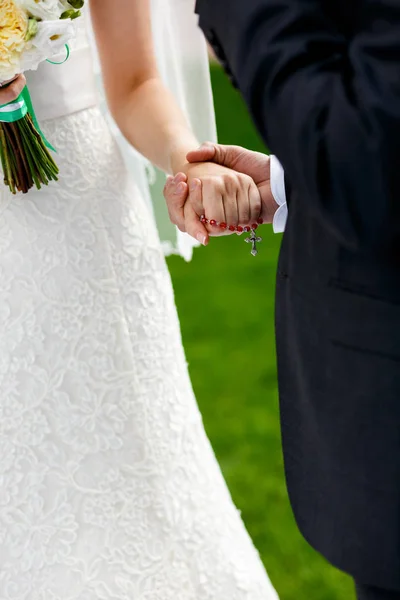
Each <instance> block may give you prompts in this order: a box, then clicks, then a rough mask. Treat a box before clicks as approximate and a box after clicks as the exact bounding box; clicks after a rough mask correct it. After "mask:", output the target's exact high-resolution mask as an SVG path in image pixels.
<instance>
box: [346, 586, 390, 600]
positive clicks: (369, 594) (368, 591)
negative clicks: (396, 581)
mask: <svg viewBox="0 0 400 600" xmlns="http://www.w3.org/2000/svg"><path fill="white" fill-rule="evenodd" d="M356 589H357V598H358V600H400V592H391V591H389V590H382V589H379V588H376V587H371V586H368V585H361V584H356Z"/></svg>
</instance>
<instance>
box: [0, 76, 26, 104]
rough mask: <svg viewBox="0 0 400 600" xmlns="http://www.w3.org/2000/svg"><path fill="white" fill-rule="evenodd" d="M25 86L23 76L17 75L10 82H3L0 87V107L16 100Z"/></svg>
mask: <svg viewBox="0 0 400 600" xmlns="http://www.w3.org/2000/svg"><path fill="white" fill-rule="evenodd" d="M25 85H26V79H25V76H24V75H18V76H17V77H15V78H14V79H11V80H10V81H5V82H4V83H3V84H2V86H1V87H0V105H2V104H8V103H9V102H13V100H16V99H17V98H18V96H19V95H20V93H21V92H22V90H23V89H24V87H25Z"/></svg>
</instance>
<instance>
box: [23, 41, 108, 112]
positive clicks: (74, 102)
mask: <svg viewBox="0 0 400 600" xmlns="http://www.w3.org/2000/svg"><path fill="white" fill-rule="evenodd" d="M62 59H63V57H62V56H61V57H56V58H55V59H54V60H55V61H57V60H62ZM27 82H28V88H29V91H30V93H31V96H32V102H33V106H34V108H35V112H36V115H37V117H38V119H39V121H42V122H43V121H46V120H49V119H56V118H59V117H65V116H67V115H70V114H72V113H74V112H78V111H80V110H84V109H86V108H90V107H92V106H95V105H96V104H97V101H98V98H97V89H96V81H95V77H94V70H93V63H92V54H91V51H90V48H81V49H78V50H74V51H73V52H72V53H71V55H70V57H69V58H68V60H67V61H66V62H65V63H64V64H58V65H54V64H51V63H48V62H45V63H42V64H41V65H40V66H39V68H38V70H37V71H31V72H29V73H27Z"/></svg>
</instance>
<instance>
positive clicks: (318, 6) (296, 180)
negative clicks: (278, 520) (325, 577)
mask: <svg viewBox="0 0 400 600" xmlns="http://www.w3.org/2000/svg"><path fill="white" fill-rule="evenodd" d="M197 11H198V13H199V15H200V26H201V27H202V28H203V30H204V32H205V34H206V36H207V37H208V39H209V41H210V42H211V44H212V45H213V47H214V49H215V51H216V53H217V55H218V56H219V58H220V59H221V60H222V61H223V63H224V64H225V67H226V69H227V71H228V73H229V74H230V76H231V78H232V80H233V81H234V82H235V84H236V85H237V86H238V87H239V88H240V90H241V91H242V93H243V95H244V97H245V99H246V101H247V104H248V106H249V108H250V110H251V113H252V115H253V118H254V120H255V123H256V125H257V127H258V129H259V130H260V132H261V133H262V135H263V137H264V139H265V141H266V143H267V144H268V146H269V147H270V148H271V150H272V151H273V152H274V153H275V154H276V155H277V156H278V157H279V159H280V160H281V162H282V163H283V165H284V168H285V171H286V175H287V178H288V181H289V182H290V187H291V192H290V194H289V196H290V198H289V218H288V223H287V229H286V232H285V235H284V237H283V244H282V250H281V255H280V260H279V267H278V281H277V308H276V334H277V349H278V372H279V385H280V400H281V417H282V433H283V443H284V453H285V464H286V474H287V481H288V488H289V494H290V497H291V501H292V505H293V509H294V512H295V515H296V518H297V521H298V524H299V526H300V528H301V530H302V531H303V533H304V535H305V537H306V538H307V539H308V540H309V541H310V542H311V544H313V546H314V547H315V548H316V549H318V550H319V551H320V552H322V553H323V554H324V555H325V556H326V557H327V558H328V559H329V560H330V561H331V562H332V563H334V564H335V565H337V566H338V567H340V568H342V569H343V570H345V571H348V572H349V573H351V574H352V575H354V576H355V577H356V578H357V579H358V580H359V581H362V582H365V583H369V584H373V585H377V586H381V587H388V588H392V589H399V590H400V1H399V0H229V1H228V0H198V2H197ZM266 468H268V466H266Z"/></svg>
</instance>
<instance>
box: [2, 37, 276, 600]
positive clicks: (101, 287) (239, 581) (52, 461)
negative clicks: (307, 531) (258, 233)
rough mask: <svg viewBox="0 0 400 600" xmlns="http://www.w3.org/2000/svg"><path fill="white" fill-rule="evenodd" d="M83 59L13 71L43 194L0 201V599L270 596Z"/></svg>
mask: <svg viewBox="0 0 400 600" xmlns="http://www.w3.org/2000/svg"><path fill="white" fill-rule="evenodd" d="M89 65H90V60H89V58H88V55H87V43H86V42H85V41H84V39H83V38H81V39H80V44H78V47H77V48H76V50H75V52H73V53H72V57H71V60H70V62H69V63H68V65H65V66H63V67H53V66H49V65H46V66H44V67H43V68H41V69H40V70H39V71H38V72H37V73H36V74H34V75H33V76H32V77H31V78H30V85H31V91H32V95H33V100H34V104H35V105H36V108H37V109H38V113H39V115H40V116H41V120H42V124H43V129H44V132H45V134H46V135H47V136H48V138H49V139H50V140H51V142H52V143H53V145H54V146H55V147H56V148H57V161H58V164H59V166H60V169H61V174H60V181H59V183H58V184H54V185H51V186H49V188H46V189H44V190H43V191H41V192H31V193H30V194H29V195H28V197H17V198H11V196H9V195H7V194H5V192H4V191H2V192H1V208H0V210H1V214H0V328H1V336H0V599H1V600H275V599H276V594H275V592H274V590H273V588H272V586H271V584H270V582H269V580H268V578H267V575H266V574H265V571H264V569H263V566H262V564H261V562H260V559H259V556H258V554H257V552H256V550H255V549H254V547H253V545H252V543H251V541H250V539H249V537H248V534H247V533H246V531H245V528H244V526H243V523H242V521H241V518H240V516H239V513H238V512H237V510H236V509H235V508H234V506H233V503H232V501H231V498H230V495H229V492H228V491H227V488H226V486H225V483H224V481H223V478H222V476H221V473H220V470H219V467H218V465H217V462H216V460H215V457H214V454H213V452H212V449H211V448H210V444H209V442H208V440H207V438H206V435H205V432H204V429H203V425H202V420H201V417H200V415H199V411H198V408H197V406H196V402H195V398H194V396H193V392H192V388H191V384H190V380H189V377H188V371H187V367H186V362H185V357H184V352H183V349H182V343H181V338H180V333H179V323H178V319H177V315H176V310H175V304H174V297H173V292H172V287H171V282H170V278H169V274H168V271H167V268H166V264H165V261H164V257H163V253H162V250H161V245H160V241H159V237H158V234H157V231H156V228H155V224H154V222H153V218H152V216H151V214H150V212H149V210H148V207H147V206H146V205H145V203H144V202H143V200H142V198H141V196H140V194H139V193H138V189H137V188H136V186H135V183H134V182H133V181H131V180H130V176H129V174H128V172H127V171H126V169H125V167H124V164H123V161H122V160H121V157H120V154H119V151H118V148H117V147H116V144H115V141H114V139H113V137H112V135H111V133H110V131H109V129H108V127H107V125H106V123H105V121H104V119H103V117H102V115H101V113H100V111H99V109H98V108H97V107H96V106H94V104H95V94H94V90H93V87H92V83H91V73H90V72H89V70H90V68H91V67H90V66H89ZM60 115H62V116H60Z"/></svg>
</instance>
